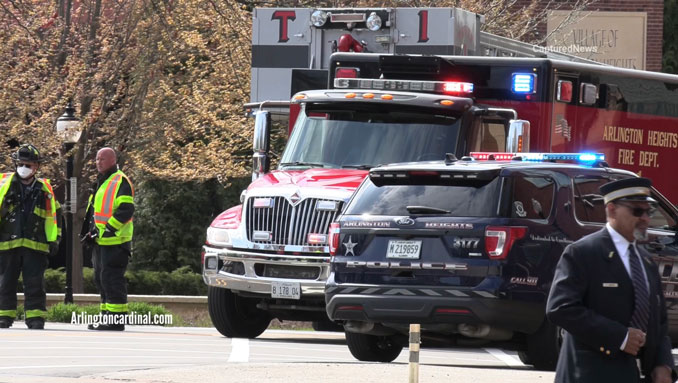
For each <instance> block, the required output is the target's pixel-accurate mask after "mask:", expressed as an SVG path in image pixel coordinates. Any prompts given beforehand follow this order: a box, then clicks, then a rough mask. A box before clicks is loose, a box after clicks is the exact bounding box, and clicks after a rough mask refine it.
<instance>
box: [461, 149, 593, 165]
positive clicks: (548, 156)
mask: <svg viewBox="0 0 678 383" xmlns="http://www.w3.org/2000/svg"><path fill="white" fill-rule="evenodd" d="M471 157H473V158H475V159H476V160H479V161H487V160H495V161H509V160H511V159H513V158H514V157H520V159H521V160H522V161H530V162H546V161H575V162H578V163H582V164H592V163H594V162H599V161H605V155H604V154H603V153H495V152H471Z"/></svg>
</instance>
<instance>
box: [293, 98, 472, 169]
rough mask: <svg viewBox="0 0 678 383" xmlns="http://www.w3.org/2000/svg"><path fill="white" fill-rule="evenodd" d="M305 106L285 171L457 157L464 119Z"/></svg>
mask: <svg viewBox="0 0 678 383" xmlns="http://www.w3.org/2000/svg"><path fill="white" fill-rule="evenodd" d="M335 106H337V105H332V106H331V107H330V106H328V105H327V104H325V105H308V104H307V105H306V107H304V108H302V111H301V113H300V114H299V118H298V119H297V121H296V124H295V125H294V129H293V131H292V135H291V137H290V139H289V142H288V144H287V147H286V149H285V152H284V153H283V156H282V159H281V161H280V168H281V169H299V168H309V167H323V168H346V169H370V168H372V167H374V166H377V165H383V164H388V163H394V162H409V161H433V160H441V159H444V158H445V153H450V152H455V151H456V146H457V138H458V136H459V130H460V129H459V127H460V124H461V118H460V116H459V115H452V114H449V115H448V114H436V113H440V111H439V110H430V109H422V108H407V107H405V108H403V106H402V105H393V106H388V107H384V106H383V105H380V106H378V107H375V106H374V105H372V106H371V107H369V108H368V107H366V106H365V105H361V106H357V105H352V106H351V109H346V104H343V105H340V106H339V107H343V109H338V108H336V107H335Z"/></svg>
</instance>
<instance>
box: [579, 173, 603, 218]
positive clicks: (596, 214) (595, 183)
mask: <svg viewBox="0 0 678 383" xmlns="http://www.w3.org/2000/svg"><path fill="white" fill-rule="evenodd" d="M610 181H611V180H610V179H607V178H599V177H583V176H579V177H575V178H573V179H572V183H573V186H574V187H573V191H574V215H575V217H576V218H577V220H578V221H579V222H594V223H605V222H607V218H606V217H605V203H604V202H603V201H604V199H603V196H602V195H600V191H599V190H598V188H599V187H600V186H601V185H604V184H606V183H608V182H610Z"/></svg>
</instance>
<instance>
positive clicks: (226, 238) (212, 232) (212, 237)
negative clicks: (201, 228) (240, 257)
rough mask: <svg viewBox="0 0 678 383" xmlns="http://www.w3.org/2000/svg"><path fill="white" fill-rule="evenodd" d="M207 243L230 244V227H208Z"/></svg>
mask: <svg viewBox="0 0 678 383" xmlns="http://www.w3.org/2000/svg"><path fill="white" fill-rule="evenodd" d="M207 243H209V244H212V245H222V246H223V245H230V244H231V236H230V235H228V229H220V228H217V227H211V226H210V227H209V228H207Z"/></svg>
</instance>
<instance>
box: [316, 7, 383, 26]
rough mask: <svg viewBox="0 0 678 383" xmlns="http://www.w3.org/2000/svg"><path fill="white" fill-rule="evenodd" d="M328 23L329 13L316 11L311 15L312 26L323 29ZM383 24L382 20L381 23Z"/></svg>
mask: <svg viewBox="0 0 678 383" xmlns="http://www.w3.org/2000/svg"><path fill="white" fill-rule="evenodd" d="M326 22H327V12H325V11H321V10H315V11H313V13H312V14H311V24H313V26H316V27H322V26H323V25H325V23H326ZM379 22H381V20H380V21H379Z"/></svg>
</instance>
